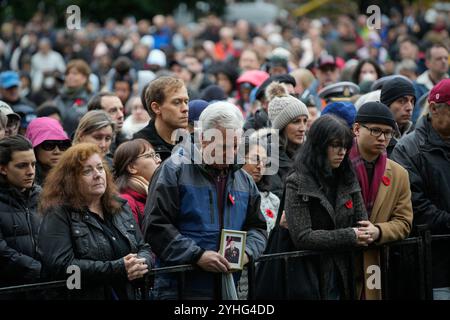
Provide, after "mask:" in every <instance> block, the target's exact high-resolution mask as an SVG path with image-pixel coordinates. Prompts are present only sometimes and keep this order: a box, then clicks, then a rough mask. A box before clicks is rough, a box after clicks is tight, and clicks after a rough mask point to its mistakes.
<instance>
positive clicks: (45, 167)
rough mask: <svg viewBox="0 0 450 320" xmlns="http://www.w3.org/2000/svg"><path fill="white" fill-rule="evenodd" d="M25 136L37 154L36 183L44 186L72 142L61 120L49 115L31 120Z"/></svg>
mask: <svg viewBox="0 0 450 320" xmlns="http://www.w3.org/2000/svg"><path fill="white" fill-rule="evenodd" d="M25 137H27V138H28V139H29V140H30V141H31V143H32V145H33V148H34V153H35V155H36V183H37V184H39V185H41V186H42V185H43V183H44V179H45V177H46V176H47V174H48V172H49V171H50V169H51V168H53V167H55V166H56V165H57V164H58V162H59V159H60V158H61V157H62V155H63V153H64V152H65V151H66V150H67V149H69V148H70V146H71V145H72V143H71V141H70V139H69V137H68V136H67V134H66V133H65V132H64V130H63V128H62V126H61V124H60V122H59V121H58V120H56V119H53V118H48V117H41V118H36V119H34V120H33V121H31V122H30V124H29V125H28V128H27V131H26V132H25Z"/></svg>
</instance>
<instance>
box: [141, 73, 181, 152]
mask: <svg viewBox="0 0 450 320" xmlns="http://www.w3.org/2000/svg"><path fill="white" fill-rule="evenodd" d="M141 99H142V104H143V105H144V107H145V108H146V109H147V111H148V113H149V114H150V117H151V120H150V123H149V124H148V125H147V126H146V127H145V128H144V129H142V130H140V131H139V132H137V133H135V134H134V136H133V139H138V138H142V139H145V140H147V141H148V142H150V143H151V145H152V146H153V148H154V149H155V151H156V153H158V154H159V156H160V157H161V160H162V161H164V160H166V159H167V158H169V157H170V155H171V153H172V149H173V147H174V146H175V144H176V143H177V142H178V139H177V138H176V135H174V134H173V133H174V132H175V130H177V129H187V126H188V110H189V107H188V102H189V96H188V93H187V89H186V86H185V85H184V83H183V81H182V80H180V79H178V78H175V77H167V76H163V77H160V78H158V79H155V80H153V81H152V82H150V84H149V85H148V86H147V87H146V88H145V89H144V91H143V94H142V97H141Z"/></svg>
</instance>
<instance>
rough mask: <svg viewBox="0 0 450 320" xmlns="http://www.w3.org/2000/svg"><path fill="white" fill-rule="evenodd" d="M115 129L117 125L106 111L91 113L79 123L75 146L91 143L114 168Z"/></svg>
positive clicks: (74, 141) (74, 140)
mask: <svg viewBox="0 0 450 320" xmlns="http://www.w3.org/2000/svg"><path fill="white" fill-rule="evenodd" d="M115 127H116V124H115V123H114V121H113V120H112V119H111V117H110V116H109V115H108V114H107V113H106V112H105V111H103V110H93V111H89V112H87V113H86V114H85V115H84V116H83V117H82V118H81V119H80V122H79V123H78V127H77V130H75V135H74V138H73V144H78V143H82V142H89V143H93V144H95V145H97V146H98V147H99V148H100V150H101V152H102V157H103V158H105V160H106V161H107V162H108V165H109V167H110V168H112V155H111V153H110V147H111V143H112V141H113V139H114V132H115V131H114V130H115Z"/></svg>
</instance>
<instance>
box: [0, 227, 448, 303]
mask: <svg viewBox="0 0 450 320" xmlns="http://www.w3.org/2000/svg"><path fill="white" fill-rule="evenodd" d="M449 240H450V235H434V236H431V234H430V232H429V230H426V229H424V228H422V229H421V228H419V229H418V235H417V236H416V237H411V238H407V239H405V240H402V241H397V242H392V243H389V244H386V245H382V246H379V247H377V248H378V249H379V250H380V262H381V264H380V268H381V283H382V285H381V293H382V299H383V300H390V299H392V298H396V296H395V294H393V293H392V291H391V289H392V288H393V287H395V285H396V283H395V281H396V278H397V276H398V275H395V274H393V270H392V263H391V262H392V255H391V253H392V252H393V251H395V250H397V249H399V248H401V249H404V248H407V247H409V248H412V250H409V252H410V253H413V254H414V255H415V257H414V258H413V260H414V261H415V265H414V266H411V267H414V268H416V269H417V270H418V271H417V272H415V275H414V277H415V278H414V279H409V280H410V281H411V282H414V283H417V287H418V295H417V296H416V298H417V299H421V300H431V299H432V298H433V287H432V265H433V261H432V256H431V248H432V242H433V241H449ZM449 248H450V244H449ZM364 250H365V249H355V250H353V251H352V253H357V252H361V251H364ZM449 251H450V250H449ZM323 254H326V253H324V252H320V251H309V250H302V251H294V252H284V253H276V254H266V255H262V256H261V257H260V258H259V259H258V260H257V261H250V262H249V263H248V265H247V268H246V269H247V276H248V297H247V298H248V300H254V298H255V285H256V277H255V275H256V266H257V264H258V263H264V262H267V261H273V260H281V261H282V263H283V268H282V269H283V270H284V274H283V276H282V278H283V282H284V288H285V296H284V297H289V293H288V290H289V289H288V285H287V284H288V283H289V282H290V278H289V272H288V270H289V264H290V263H292V261H293V260H295V259H302V258H304V257H311V256H316V255H323ZM192 270H197V267H194V266H192V265H178V266H172V267H165V268H154V269H152V270H150V271H149V273H148V276H147V281H145V284H144V285H143V287H142V288H140V290H141V292H146V293H148V292H149V290H150V283H152V281H150V280H151V279H154V277H155V276H157V275H160V274H167V273H176V274H177V279H178V298H179V299H180V300H183V294H184V284H185V276H186V272H190V271H192ZM352 274H353V275H355V272H353V273H352ZM351 280H352V283H351V287H352V288H353V290H352V292H353V298H354V299H355V300H358V297H357V296H356V279H355V277H354V276H353V278H352V279H351ZM51 290H60V291H61V290H62V291H64V292H65V293H66V294H67V297H70V290H68V289H67V287H66V280H60V281H52V282H42V283H35V284H26V285H20V286H13V287H4V288H0V299H2V296H5V295H11V294H18V293H31V292H33V291H34V292H36V291H39V292H47V291H51ZM280 298H283V297H280ZM141 299H142V300H147V299H149V295H148V294H143V295H141Z"/></svg>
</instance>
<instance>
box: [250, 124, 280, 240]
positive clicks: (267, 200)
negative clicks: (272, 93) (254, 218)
mask: <svg viewBox="0 0 450 320" xmlns="http://www.w3.org/2000/svg"><path fill="white" fill-rule="evenodd" d="M268 132H270V130H266V129H261V130H258V131H256V132H255V133H254V134H252V135H251V136H250V138H249V140H248V141H246V145H245V165H244V166H243V167H242V169H244V170H245V171H246V172H247V173H248V174H249V175H250V176H251V177H252V178H253V180H254V181H255V183H256V185H257V187H258V190H259V193H260V195H261V205H260V208H261V213H262V214H263V216H264V218H265V219H266V224H267V233H268V234H269V233H270V231H271V230H272V229H273V227H274V224H275V221H276V220H277V214H278V208H279V206H280V199H279V198H278V197H277V196H276V195H275V194H273V193H272V192H270V190H269V188H268V186H267V184H266V183H265V182H264V180H263V179H262V177H263V176H264V173H265V171H266V168H267V167H268V166H269V165H270V163H269V159H268V157H267V150H266V146H265V145H264V143H263V140H262V139H261V137H263V136H265V135H267V133H268Z"/></svg>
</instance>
